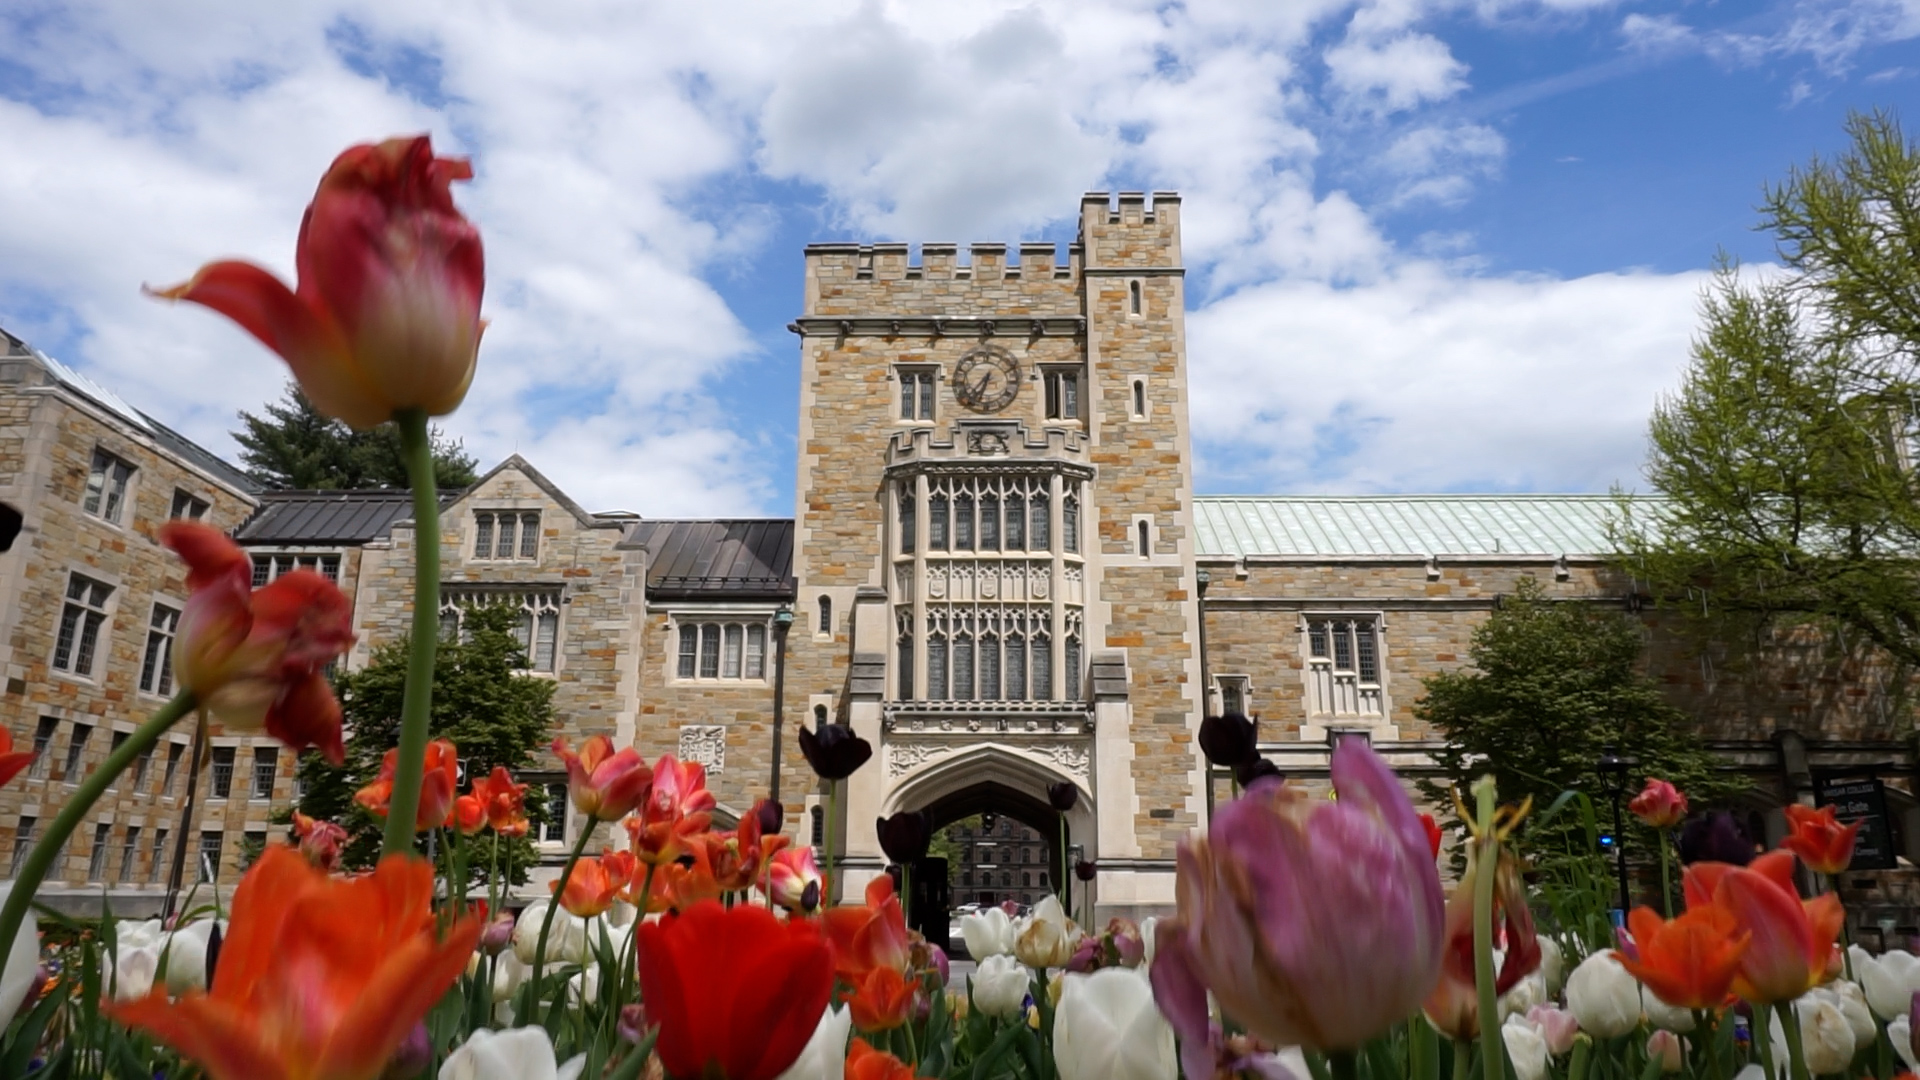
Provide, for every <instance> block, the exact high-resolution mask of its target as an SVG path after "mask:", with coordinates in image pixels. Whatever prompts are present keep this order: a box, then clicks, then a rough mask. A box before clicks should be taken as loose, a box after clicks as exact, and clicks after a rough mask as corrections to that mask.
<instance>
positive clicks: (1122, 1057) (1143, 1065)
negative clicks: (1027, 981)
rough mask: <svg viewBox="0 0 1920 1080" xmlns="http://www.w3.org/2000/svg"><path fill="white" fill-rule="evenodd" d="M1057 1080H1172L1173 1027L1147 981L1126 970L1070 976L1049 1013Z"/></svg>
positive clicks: (1177, 1072)
mask: <svg viewBox="0 0 1920 1080" xmlns="http://www.w3.org/2000/svg"><path fill="white" fill-rule="evenodd" d="M1053 1061H1054V1064H1055V1065H1056V1066H1058V1067H1059V1072H1060V1080H1176V1078H1177V1077H1178V1076H1179V1075H1180V1069H1179V1064H1178V1062H1177V1061H1176V1060H1175V1058H1174V1053H1173V1029H1172V1028H1171V1027H1169V1026H1168V1025H1167V1021H1166V1018H1165V1017H1163V1016H1161V1015H1160V1010H1159V1009H1158V1008H1156V1007H1155V1006H1154V1003H1153V987H1152V986H1150V985H1148V983H1147V980H1146V977H1145V976H1143V975H1141V974H1140V973H1139V972H1136V971H1129V970H1127V969H1126V968H1104V969H1102V970H1100V971H1096V972H1094V973H1093V974H1091V975H1068V976H1066V977H1065V979H1064V980H1063V981H1062V982H1061V986H1060V1003H1059V1005H1058V1006H1057V1007H1056V1008H1055V1009H1054V1013H1053Z"/></svg>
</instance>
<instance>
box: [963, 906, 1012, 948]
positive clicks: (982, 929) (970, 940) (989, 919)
mask: <svg viewBox="0 0 1920 1080" xmlns="http://www.w3.org/2000/svg"><path fill="white" fill-rule="evenodd" d="M960 937H961V939H962V940H964V941H965V942H966V943H967V955H968V956H970V957H972V958H973V959H974V960H976V961H984V960H986V959H987V958H988V957H990V956H999V955H1001V954H1003V953H1012V952H1013V919H1012V918H1011V917H1009V916H1008V915H1007V913H1006V912H1005V911H1004V910H1002V909H1000V908H998V907H990V908H982V909H981V910H980V911H978V912H976V913H974V914H972V915H962V916H960Z"/></svg>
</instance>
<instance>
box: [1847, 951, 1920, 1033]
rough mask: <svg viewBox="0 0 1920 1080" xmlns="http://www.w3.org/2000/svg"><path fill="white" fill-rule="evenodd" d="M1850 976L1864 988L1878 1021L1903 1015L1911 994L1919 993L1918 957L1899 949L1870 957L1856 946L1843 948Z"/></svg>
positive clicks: (1919, 967)
mask: <svg viewBox="0 0 1920 1080" xmlns="http://www.w3.org/2000/svg"><path fill="white" fill-rule="evenodd" d="M1847 958H1848V959H1849V960H1851V961H1852V962H1853V976H1854V978H1856V979H1858V980H1860V988H1861V989H1862V990H1864V991H1866V995H1867V1004H1869V1005H1871V1006H1873V1011H1874V1012H1875V1013H1876V1014H1878V1015H1879V1017H1880V1019H1882V1020H1892V1019H1893V1018H1894V1017H1896V1016H1905V1015H1907V1010H1908V1009H1909V1008H1912V1006H1913V995H1914V994H1915V993H1916V992H1920V957H1916V956H1914V955H1913V954H1912V953H1910V952H1903V951H1901V950H1899V949H1890V950H1888V951H1886V952H1884V953H1881V954H1880V955H1879V956H1871V955H1869V954H1868V953H1867V950H1865V949H1863V948H1861V947H1860V946H1858V945H1855V946H1853V947H1852V948H1850V949H1848V950H1847Z"/></svg>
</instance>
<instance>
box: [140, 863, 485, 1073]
mask: <svg viewBox="0 0 1920 1080" xmlns="http://www.w3.org/2000/svg"><path fill="white" fill-rule="evenodd" d="M484 928H485V920H484V919H482V918H476V917H473V916H467V917H463V918H461V919H458V920H456V921H455V922H454V924H453V926H452V928H451V929H450V930H448V932H447V934H446V936H445V937H440V936H438V935H437V934H436V933H435V930H434V914H433V868H432V867H431V866H429V865H427V863H425V862H424V861H422V860H420V859H416V858H412V857H409V856H401V855H392V856H389V857H387V858H386V859H383V860H382V861H381V862H380V865H379V866H378V867H377V868H375V870H374V871H373V872H372V873H371V874H366V875H362V876H360V877H356V878H349V879H345V880H341V879H336V878H330V877H328V876H327V875H326V874H324V873H322V872H321V871H319V870H316V869H314V868H313V867H311V866H309V865H307V861H306V860H305V859H303V858H301V857H300V855H299V854H298V853H296V852H295V851H293V849H291V848H287V847H280V846H272V847H269V848H267V849H266V851H265V852H263V853H262V854H261V856H260V859H259V861H257V862H256V863H254V865H253V867H252V868H251V869H250V870H248V871H247V874H246V876H245V877H244V878H242V879H241V881H240V888H239V890H238V891H237V892H236V893H235V894H234V897H233V921H232V923H231V925H230V929H229V930H228V933H227V935H226V941H225V944H224V946H223V947H222V949H221V951H220V964H219V968H218V970H217V971H216V972H215V973H214V976H213V989H212V990H211V991H208V992H201V991H189V992H188V993H186V994H184V995H182V996H181V997H180V998H179V1000H177V1001H174V1002H168V1000H167V995H166V991H165V989H164V988H161V987H156V988H155V990H154V992H153V994H151V995H150V996H148V997H145V998H142V999H139V1000H136V1001H131V1002H127V1003H125V1004H113V1005H107V1006H105V1008H106V1009H107V1010H108V1012H109V1013H110V1014H111V1015H112V1016H113V1017H114V1019H116V1020H119V1021H120V1022H122V1023H125V1024H128V1025H131V1026H133V1027H138V1028H144V1029H145V1030H147V1031H148V1032H151V1033H152V1034H153V1035H154V1036H155V1037H157V1038H158V1039H159V1040H160V1041H162V1042H164V1043H166V1044H168V1045H169V1046H172V1047H173V1048H174V1049H176V1050H178V1051H180V1053H182V1054H184V1055H185V1056H186V1057H188V1058H191V1059H193V1060H194V1061H196V1062H198V1063H199V1064H200V1065H201V1066H202V1067H204V1068H205V1069H206V1070H207V1072H208V1073H209V1074H210V1075H211V1076H212V1077H213V1078H214V1080H372V1078H373V1077H377V1076H379V1075H380V1074H381V1072H382V1071H383V1070H385V1068H386V1066H387V1062H388V1060H389V1059H390V1058H392V1057H393V1055H394V1051H395V1049H396V1048H398V1047H399V1045H400V1043H401V1040H403V1039H404V1038H406V1036H407V1034H408V1033H409V1032H411V1031H412V1030H413V1028H414V1025H416V1024H418V1023H419V1022H420V1020H421V1018H422V1017H424V1016H425V1015H426V1014H427V1011H428V1010H429V1009H431V1008H432V1007H433V1006H434V1005H435V1004H436V1003H437V1002H439V1000H440V999H441V997H442V996H443V995H444V994H445V993H446V992H447V988H448V987H450V986H452V985H453V981H454V979H456V978H458V977H459V975H460V972H461V970H462V969H463V968H464V967H465V966H466V963H467V957H468V955H469V954H470V953H472V952H473V947H474V944H475V943H476V942H477V941H479V939H480V932H481V931H482V930H483V929H484Z"/></svg>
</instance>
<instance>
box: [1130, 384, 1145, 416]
mask: <svg viewBox="0 0 1920 1080" xmlns="http://www.w3.org/2000/svg"><path fill="white" fill-rule="evenodd" d="M1133 415H1134V416H1136V417H1142V416H1145V415H1147V384H1146V382H1145V381H1143V380H1140V379H1135V380H1133Z"/></svg>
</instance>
